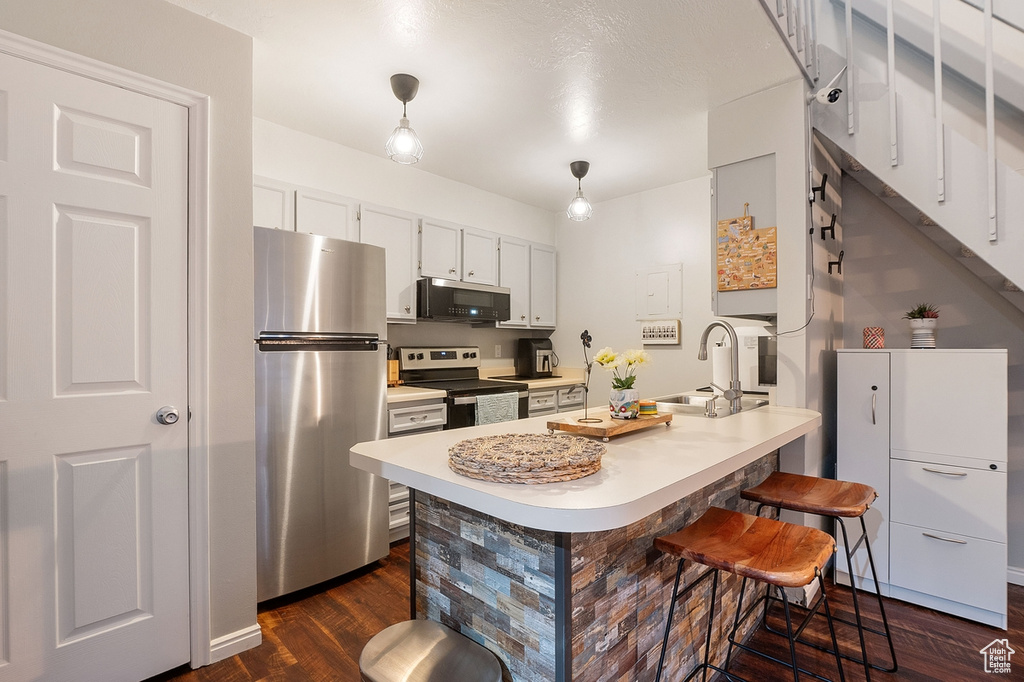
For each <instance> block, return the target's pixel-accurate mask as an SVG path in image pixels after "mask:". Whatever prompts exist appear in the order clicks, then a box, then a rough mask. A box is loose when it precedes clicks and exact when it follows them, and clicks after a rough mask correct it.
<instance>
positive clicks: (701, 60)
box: [169, 0, 798, 210]
mask: <svg viewBox="0 0 1024 682" xmlns="http://www.w3.org/2000/svg"><path fill="white" fill-rule="evenodd" d="M169 1H170V2H173V3H174V4H176V5H180V6H182V7H184V8H186V9H188V10H191V11H193V12H196V13H198V14H201V15H203V16H206V17H208V18H210V19H212V20H214V21H217V22H219V23H222V24H225V25H227V26H230V27H232V28H234V29H236V30H238V31H241V32H243V33H246V34H248V35H250V36H252V37H253V38H254V41H253V42H254V47H253V50H254V71H255V74H254V80H255V82H254V92H255V102H254V108H255V115H256V116H257V117H259V118H264V119H267V120H270V121H273V122H276V123H279V124H282V125H284V126H287V127H290V128H294V129H296V130H301V131H304V132H307V133H310V134H312V135H316V136H318V137H322V138H326V139H329V140H333V141H335V142H338V143H341V144H343V145H346V146H349V147H353V148H355V149H360V150H362V151H366V152H369V153H371V154H378V155H381V156H383V154H384V151H383V150H384V142H385V141H386V140H387V137H388V135H390V133H391V131H392V129H393V128H394V127H395V125H397V123H398V119H399V117H400V116H401V113H402V105H401V103H400V102H399V101H398V100H397V99H395V97H394V95H393V94H392V93H391V88H390V84H389V78H390V76H391V74H393V73H399V72H404V73H410V74H412V75H414V76H416V77H417V78H419V79H420V89H419V94H418V95H417V96H416V98H415V99H414V100H413V101H412V102H410V103H409V107H408V110H409V119H410V122H411V125H412V127H413V128H414V129H415V130H416V132H417V133H418V135H419V137H420V139H421V140H422V142H423V146H424V148H425V150H426V151H425V153H424V156H423V160H422V161H421V162H420V163H419V164H417V165H416V166H414V167H412V168H410V172H416V171H418V170H422V171H426V172H430V173H434V174H437V175H440V176H443V177H447V178H451V179H454V180H458V181H461V182H465V183H467V184H470V185H473V186H476V187H480V188H483V189H486V190H489V191H492V192H496V193H498V194H501V195H504V196H507V197H511V198H513V199H517V200H519V201H522V202H525V203H528V204H532V205H535V206H541V207H544V208H548V209H551V210H559V209H564V207H565V205H567V204H568V202H569V200H570V199H571V198H572V196H573V193H574V191H575V184H576V182H575V179H574V178H573V177H572V175H571V173H570V172H569V162H571V161H573V160H576V159H585V160H587V161H590V162H591V168H590V174H589V175H588V176H587V178H585V179H584V181H583V189H584V191H585V193H586V194H587V196H588V197H589V198H590V199H591V201H595V202H596V201H604V200H607V199H611V198H614V197H618V196H623V195H626V194H631V193H633V192H637V191H641V190H644V189H650V188H653V187H661V186H664V185H667V184H670V183H673V182H678V181H681V180H686V179H690V178H693V177H697V176H700V175H704V174H705V173H706V172H707V170H706V167H707V139H706V119H707V111H708V110H709V109H710V108H713V107H715V106H717V105H719V104H723V103H725V102H728V101H731V100H734V99H736V98H738V97H742V96H744V95H746V94H749V93H751V92H756V91H759V90H762V89H765V88H768V87H771V86H773V85H777V84H779V83H782V82H785V81H788V80H792V79H793V78H796V77H798V72H797V70H796V66H795V65H794V64H793V63H792V61H791V58H790V57H789V55H788V53H787V52H786V49H785V48H784V46H783V44H782V41H781V39H780V38H779V37H778V35H777V34H776V33H775V31H774V29H773V28H772V27H771V25H770V23H769V20H768V18H767V17H766V16H765V14H764V10H762V8H761V6H760V4H759V2H758V0H676V1H674V2H670V1H668V0H633V1H625V2H624V1H623V0H576V1H574V2H569V1H564V0H247V1H244V2H243V1H240V0H169Z"/></svg>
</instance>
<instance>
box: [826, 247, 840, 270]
mask: <svg viewBox="0 0 1024 682" xmlns="http://www.w3.org/2000/svg"><path fill="white" fill-rule="evenodd" d="M833 265H834V266H836V274H839V275H841V274H843V252H842V251H840V252H839V260H830V261H829V262H828V274H830V275H831V274H832V266H833Z"/></svg>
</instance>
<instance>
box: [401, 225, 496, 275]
mask: <svg viewBox="0 0 1024 682" xmlns="http://www.w3.org/2000/svg"><path fill="white" fill-rule="evenodd" d="M419 265H420V276H421V277H443V278H444V279H455V280H460V281H463V282H473V283H475V284H497V283H498V235H496V234H494V233H493V232H487V231H485V230H477V229H475V228H472V227H462V226H461V225H455V224H453V223H448V222H444V221H441V220H433V219H431V218H423V219H421V220H420V264H419Z"/></svg>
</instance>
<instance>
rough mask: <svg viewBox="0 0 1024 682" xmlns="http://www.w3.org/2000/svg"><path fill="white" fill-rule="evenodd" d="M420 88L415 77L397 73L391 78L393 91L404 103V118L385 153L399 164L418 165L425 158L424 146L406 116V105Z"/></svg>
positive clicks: (399, 122)
mask: <svg viewBox="0 0 1024 682" xmlns="http://www.w3.org/2000/svg"><path fill="white" fill-rule="evenodd" d="M419 88H420V81H419V79H418V78H416V77H415V76H410V75H409V74H407V73H396V74H395V75H394V76H392V77H391V91H392V92H393V93H395V97H397V98H398V99H400V100H401V101H402V118H401V119H400V120H399V121H398V127H397V128H395V132H393V133H391V137H389V138H388V141H387V144H385V145H384V151H385V152H387V155H388V158H390V159H391V160H392V161H395V162H397V163H403V164H410V163H416V162H417V161H419V160H420V159H421V158H422V157H423V144H422V143H421V142H420V138H418V137H416V131H415V130H413V129H412V128H410V127H409V119H408V118H406V116H405V105H406V104H407V103H409V102H411V101H412V98H413V97H415V96H416V92H417V91H418V90H419Z"/></svg>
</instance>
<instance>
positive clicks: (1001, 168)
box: [762, 0, 1024, 312]
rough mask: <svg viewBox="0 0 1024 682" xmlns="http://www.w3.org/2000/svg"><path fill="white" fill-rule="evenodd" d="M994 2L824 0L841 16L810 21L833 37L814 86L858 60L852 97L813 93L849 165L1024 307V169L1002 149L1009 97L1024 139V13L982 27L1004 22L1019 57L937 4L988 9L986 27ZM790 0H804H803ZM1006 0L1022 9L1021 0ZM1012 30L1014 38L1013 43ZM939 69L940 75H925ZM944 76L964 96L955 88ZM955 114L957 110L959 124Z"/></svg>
mask: <svg viewBox="0 0 1024 682" xmlns="http://www.w3.org/2000/svg"><path fill="white" fill-rule="evenodd" d="M991 1H992V0H970V1H969V2H968V0H958V2H955V3H950V2H948V1H947V0H942V2H941V3H940V2H939V0H935V2H933V0H856V1H855V0H832V2H831V3H828V2H822V3H820V6H819V10H821V8H822V7H824V9H825V10H831V11H819V16H818V17H817V21H818V22H834V23H835V24H836V25H829V26H827V27H826V26H824V25H823V24H822V25H819V26H818V27H813V28H812V29H811V30H809V31H808V35H810V36H814V35H820V36H821V42H820V43H819V44H818V45H817V59H816V60H815V64H816V66H817V69H818V70H819V71H820V74H821V76H822V77H823V78H821V79H818V80H817V81H816V84H815V85H812V92H813V91H815V90H817V89H818V87H820V86H821V84H822V83H824V82H825V81H826V80H828V79H829V78H831V77H832V76H833V75H834V74H837V73H839V72H840V71H841V70H842V69H843V67H846V69H847V71H846V74H845V76H844V77H843V78H842V79H841V81H840V83H839V87H841V88H842V89H843V90H844V93H843V95H842V98H841V99H840V101H839V102H837V103H835V104H831V105H826V104H820V103H818V102H814V103H812V104H811V105H810V107H811V123H812V126H813V128H814V129H815V131H816V135H818V136H819V138H820V139H822V140H823V141H824V142H825V146H826V148H828V149H829V150H830V152H831V153H832V155H833V158H834V159H835V160H836V161H837V163H839V165H840V167H841V168H842V169H843V170H844V171H845V172H847V173H848V174H849V175H850V176H851V177H853V178H854V179H856V180H857V181H858V182H860V183H861V184H862V185H864V186H865V187H867V188H868V189H870V190H871V191H872V192H873V193H875V194H876V195H877V196H879V197H881V198H882V200H883V201H885V202H886V203H887V204H888V205H889V206H890V207H891V208H893V209H894V210H895V211H896V212H897V213H899V214H900V215H901V216H903V217H904V218H905V219H906V220H907V221H908V222H909V223H911V224H913V225H915V226H916V227H917V228H918V229H920V230H921V232H922V233H923V234H925V235H927V236H928V237H929V238H930V239H932V240H933V241H934V242H935V243H936V244H938V245H939V246H940V247H941V248H942V249H943V250H944V251H945V252H946V253H948V254H949V255H951V256H953V257H954V258H956V259H957V260H958V261H959V262H960V263H961V264H963V265H964V266H965V267H966V268H968V269H969V270H970V271H972V272H973V273H974V274H975V275H977V276H978V277H979V278H980V279H981V280H982V281H983V282H985V284H986V285H987V286H989V287H990V288H991V289H992V290H993V291H995V292H998V294H999V295H1000V296H1001V297H1002V298H1004V299H1006V300H1007V301H1008V302H1009V303H1011V304H1012V305H1013V306H1014V307H1015V308H1016V309H1017V310H1018V311H1021V312H1024V292H1022V291H1021V285H1024V176H1022V175H1021V174H1020V172H1018V171H1017V170H1015V168H1014V167H1012V166H1009V165H1007V164H1006V163H1004V162H1003V161H1002V160H1001V159H1000V158H998V156H997V154H996V149H997V147H996V144H995V142H996V130H997V125H996V119H995V111H996V106H997V103H998V107H999V111H1000V113H1001V120H1000V122H999V125H1000V126H1004V127H1003V128H1002V129H1001V131H1002V133H1004V134H1003V135H1002V136H1001V137H1003V138H1006V139H1005V140H1001V144H1002V145H1003V148H1005V146H1006V145H1012V144H1013V142H1014V140H1015V139H1016V140H1020V139H1024V129H1020V130H1015V129H1013V126H1014V125H1015V124H1016V125H1017V126H1019V127H1021V128H1024V125H1022V124H1021V121H1024V97H1022V94H1024V60H1020V59H1017V53H1016V52H1014V50H1015V49H1018V45H1019V46H1020V49H1021V50H1022V51H1024V33H1022V32H1021V30H1020V26H1021V25H1022V24H1024V22H1022V21H1021V18H1020V17H1019V16H1011V17H1004V18H1002V19H1001V18H1000V17H999V16H997V15H993V16H992V17H991V19H990V20H988V22H989V23H988V24H987V26H989V27H992V28H989V29H988V30H986V31H983V32H978V31H975V32H974V33H975V34H978V35H975V36H974V37H976V38H978V39H979V40H982V41H984V40H985V39H988V45H989V46H991V45H992V40H991V35H992V33H993V28H994V27H998V28H999V31H998V32H997V35H998V36H1000V46H1001V49H1002V50H1003V51H1004V53H1005V51H1006V48H1005V46H1006V45H1007V44H1009V45H1010V46H1011V47H1010V48H1009V54H1010V55H1011V56H1012V57H1013V58H1007V57H1006V55H1005V54H1001V53H999V52H996V51H995V50H994V49H991V48H987V47H986V44H984V42H982V43H976V44H973V45H972V44H971V37H972V36H971V34H970V31H968V30H966V29H965V30H960V29H959V27H958V28H957V29H956V30H953V29H949V28H948V26H943V25H942V24H941V22H940V21H936V20H935V19H934V15H933V14H932V12H933V11H934V9H933V8H935V7H940V6H941V8H942V9H941V10H940V11H942V12H949V11H950V10H951V9H953V6H955V8H956V11H958V12H961V13H962V12H964V11H967V12H971V13H974V14H977V16H976V17H975V19H976V20H977V25H978V26H985V25H986V18H985V17H984V13H983V10H979V9H978V6H982V7H984V5H985V3H986V2H991ZM779 2H780V3H781V4H787V5H791V4H792V3H794V2H795V3H797V4H798V5H799V0H779ZM848 3H851V4H848ZM830 4H831V7H830V6H829V5H830ZM1022 4H1024V3H1022ZM762 5H763V6H765V10H766V12H767V13H768V15H769V17H771V18H772V19H773V20H777V17H776V16H775V15H776V13H775V12H773V11H771V7H772V6H774V5H776V2H774V0H762ZM1000 7H1005V8H1006V11H1010V12H1019V10H1016V9H1011V8H1015V7H1017V5H1015V4H1012V3H1011V4H1009V5H1000ZM801 11H804V12H806V8H803V9H801ZM1004 19H1005V20H1004ZM890 24H891V25H893V26H894V27H895V28H894V29H893V30H890V29H889V28H888V25H890ZM778 25H779V24H778V23H777V26H778ZM848 26H849V28H848ZM826 28H827V29H828V30H824V29H826ZM929 28H930V29H931V35H927V34H928V31H927V30H926V29H929ZM896 29H902V30H903V31H904V33H903V34H897V32H896ZM936 31H937V32H938V35H939V36H940V37H941V40H940V41H936V40H935V34H936ZM781 33H782V31H781V30H780V34H781ZM1007 35H1009V36H1010V38H1012V39H1013V40H1011V41H1010V42H1009V43H1007V40H1006V36H1007ZM844 39H845V40H844ZM1013 41H1017V42H1013ZM829 42H831V43H832V44H831V45H829V44H828V43H829ZM836 43H842V44H839V45H837V44H836ZM897 44H898V45H899V46H900V48H901V50H900V53H897V52H896V50H895V46H896V45H897ZM851 45H852V46H853V50H852V54H853V55H854V56H855V57H856V59H851V60H849V61H848V60H847V59H846V57H845V56H843V55H841V54H840V53H839V51H838V50H842V52H844V53H846V52H848V51H849V46H851ZM907 47H909V48H911V50H909V51H908V50H907V49H906V48H907ZM834 48H835V49H834ZM791 49H792V48H791ZM897 54H900V55H902V57H901V59H902V63H901V61H899V60H897ZM908 54H909V55H910V56H909V57H908V56H907V55H908ZM936 56H937V57H938V59H937V60H936V59H935V57H936ZM803 61H807V60H806V59H805V58H804V57H800V59H798V63H802V62H803ZM935 63H937V64H938V66H937V67H936V66H935ZM979 64H980V67H979ZM929 70H930V71H932V73H933V74H934V75H933V78H934V79H935V80H933V82H932V83H928V82H926V81H925V82H922V80H923V79H922V74H927V73H928V71H929ZM805 76H806V71H805ZM979 81H980V82H979ZM809 82H811V81H810V80H809ZM889 83H895V84H896V86H895V87H894V88H890V87H889V85H888V84H889ZM944 83H945V85H946V87H947V88H948V90H947V91H946V93H947V95H948V93H949V91H952V92H953V97H954V98H955V107H954V106H953V105H950V104H949V103H948V101H946V100H944V99H943V98H944V90H943V85H944ZM936 93H937V95H936ZM951 108H952V109H955V110H954V111H953V112H952V113H953V116H952V117H950V111H949V109H951ZM936 111H938V112H939V115H938V116H937V115H936ZM965 112H966V113H965ZM947 117H948V118H953V119H955V121H954V122H955V124H957V128H954V125H953V123H951V122H949V121H947V120H944V118H947ZM965 122H966V125H964V124H965ZM1005 126H1009V127H1010V130H1009V133H1008V134H1007V128H1006V127H1005ZM1018 144H1019V142H1018ZM1010 151H1011V152H1012V153H1010V154H1009V156H1010V157H1011V158H1012V157H1014V155H1016V157H1017V158H1018V159H1019V158H1024V149H1011V150H1010ZM1015 163H1016V162H1015ZM1022 165H1024V164H1022Z"/></svg>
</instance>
